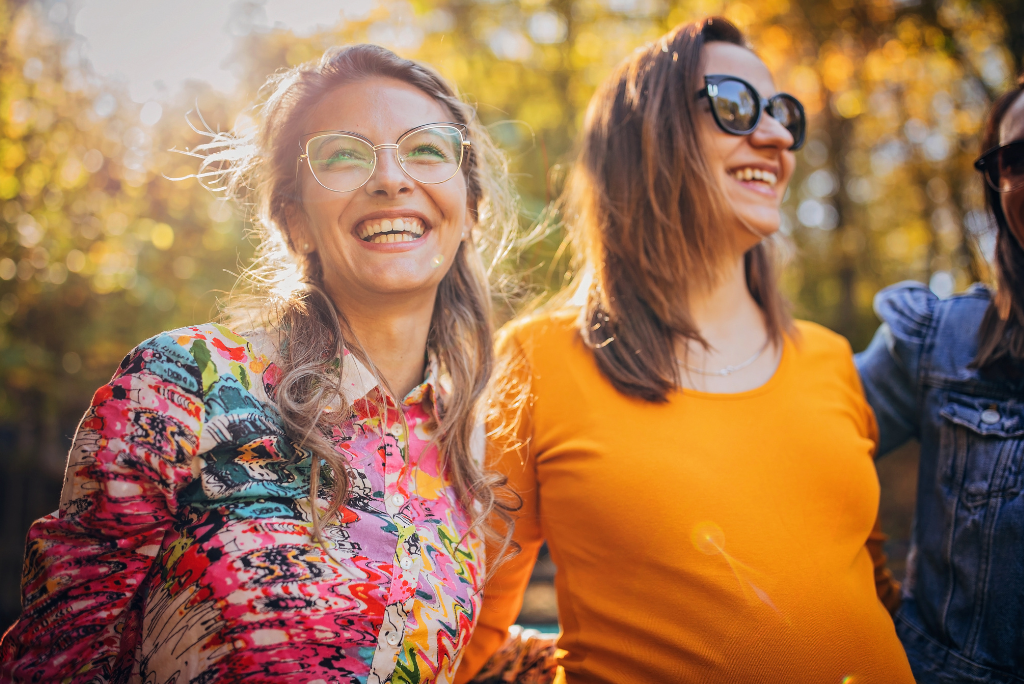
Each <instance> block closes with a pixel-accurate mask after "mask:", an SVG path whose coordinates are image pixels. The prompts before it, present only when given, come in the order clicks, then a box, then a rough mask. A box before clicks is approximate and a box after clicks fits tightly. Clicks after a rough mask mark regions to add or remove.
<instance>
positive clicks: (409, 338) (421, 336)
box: [331, 289, 437, 401]
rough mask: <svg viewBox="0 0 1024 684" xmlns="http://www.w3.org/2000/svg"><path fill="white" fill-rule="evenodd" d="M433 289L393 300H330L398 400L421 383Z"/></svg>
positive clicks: (431, 311) (431, 310) (337, 298)
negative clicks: (346, 321)
mask: <svg viewBox="0 0 1024 684" xmlns="http://www.w3.org/2000/svg"><path fill="white" fill-rule="evenodd" d="M436 298H437V291H436V289H435V290H432V291H430V292H429V293H425V294H423V295H416V296H412V297H410V296H408V295H402V296H400V297H395V298H394V299H387V298H385V299H383V300H381V299H375V300H374V301H373V302H372V303H368V302H367V301H365V300H362V301H355V300H354V299H352V298H341V297H338V296H336V295H335V293H333V292H332V293H331V299H332V301H333V302H334V305H335V306H336V307H337V308H338V311H339V312H341V313H342V314H343V315H344V316H345V318H346V319H347V320H348V323H349V326H350V328H351V330H352V334H353V335H355V337H356V339H357V340H358V341H359V344H361V345H362V347H363V349H364V350H365V351H366V353H367V355H368V356H369V357H370V360H371V361H372V362H373V364H374V365H375V366H376V367H377V371H378V372H379V373H380V374H381V376H383V378H384V380H386V381H387V383H388V385H389V386H390V387H391V390H392V391H393V392H395V394H396V395H397V396H396V397H395V399H396V400H397V401H401V400H402V398H403V397H405V395H407V394H408V393H409V392H410V391H412V389H413V388H414V387H416V386H417V385H419V384H420V383H421V382H423V373H424V370H425V367H426V351H427V335H428V333H429V332H430V321H431V319H432V317H433V313H434V300H435V299H436Z"/></svg>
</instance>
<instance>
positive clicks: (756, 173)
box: [732, 168, 779, 186]
mask: <svg viewBox="0 0 1024 684" xmlns="http://www.w3.org/2000/svg"><path fill="white" fill-rule="evenodd" d="M732 175H733V177H735V178H736V180H739V181H749V180H759V181H764V182H765V183H767V184H768V185H771V186H774V185H775V184H776V183H777V182H778V180H779V179H778V177H777V176H776V175H775V174H774V173H772V172H771V171H765V170H764V169H754V168H745V169H737V170H736V171H733V172H732Z"/></svg>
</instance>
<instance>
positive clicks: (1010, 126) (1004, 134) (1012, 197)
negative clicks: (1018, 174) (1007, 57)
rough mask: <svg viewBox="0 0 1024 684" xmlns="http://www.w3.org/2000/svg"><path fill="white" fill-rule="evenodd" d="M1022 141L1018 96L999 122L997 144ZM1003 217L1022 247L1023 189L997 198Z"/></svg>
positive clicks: (1023, 105) (1023, 115)
mask: <svg viewBox="0 0 1024 684" xmlns="http://www.w3.org/2000/svg"><path fill="white" fill-rule="evenodd" d="M1017 140H1024V96H1021V95H1018V96H1017V99H1016V100H1014V102H1013V104H1012V105H1010V108H1009V109H1008V110H1007V111H1006V113H1005V114H1004V115H1003V119H1002V121H1000V122H999V144H1000V145H1006V144H1007V143H1011V142H1015V141H1017ZM999 199H1000V201H1001V202H1002V204H1003V215H1004V216H1005V217H1006V222H1007V223H1008V224H1009V226H1010V231H1011V232H1013V236H1014V237H1015V238H1017V243H1018V244H1021V245H1024V188H1017V189H1016V190H1011V191H1010V192H1004V193H1002V194H1001V195H1000V196H999Z"/></svg>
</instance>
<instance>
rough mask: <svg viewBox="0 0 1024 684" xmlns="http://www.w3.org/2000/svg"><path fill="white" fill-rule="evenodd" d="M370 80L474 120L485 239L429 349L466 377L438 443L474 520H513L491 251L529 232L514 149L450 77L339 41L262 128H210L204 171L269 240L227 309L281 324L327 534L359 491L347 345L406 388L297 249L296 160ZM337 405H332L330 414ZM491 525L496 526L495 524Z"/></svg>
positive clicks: (273, 95)
mask: <svg viewBox="0 0 1024 684" xmlns="http://www.w3.org/2000/svg"><path fill="white" fill-rule="evenodd" d="M368 78H393V79H397V80H399V81H403V82H405V83H408V84H411V85H413V86H415V87H416V88H418V89H419V90H421V91H422V92H424V93H426V94H427V95H429V96H430V97H432V98H434V99H435V100H437V101H438V102H439V103H440V104H442V105H443V106H444V107H445V108H446V109H447V110H448V111H449V112H450V113H451V117H452V120H453V121H455V122H458V123H461V124H464V125H465V126H466V127H467V129H468V131H469V139H470V140H471V141H472V143H473V146H472V148H471V153H470V154H469V156H468V157H467V158H466V159H465V160H464V161H463V164H462V169H461V172H462V173H463V174H464V175H465V178H466V186H467V194H468V201H469V207H470V211H471V213H472V215H473V218H474V220H475V226H474V230H473V237H472V241H463V242H462V243H461V244H460V246H459V249H458V252H457V254H456V256H455V259H454V262H453V264H452V266H451V268H450V269H449V271H448V273H447V274H446V275H445V277H444V279H443V280H442V281H441V283H440V285H439V287H438V293H437V299H436V303H435V305H434V312H433V319H432V321H431V326H430V332H429V334H428V339H427V347H428V350H429V351H430V352H431V353H433V354H434V355H436V357H437V359H438V360H439V361H440V363H441V365H442V366H443V367H444V369H446V370H447V371H448V373H449V374H450V376H451V380H452V390H451V392H450V394H449V395H448V396H447V397H446V398H445V400H444V402H443V404H442V405H440V406H438V407H437V408H438V413H439V415H440V421H439V425H438V426H437V430H436V432H435V435H434V441H435V442H436V444H437V446H438V450H439V453H440V457H441V459H442V464H443V466H444V467H445V469H446V471H447V474H448V476H449V478H450V479H451V482H452V486H453V487H454V489H455V492H456V495H457V497H458V499H459V503H460V504H461V505H462V506H463V508H464V509H465V510H466V511H467V513H471V514H472V516H473V523H472V524H473V526H474V527H477V526H479V525H480V523H482V521H483V520H484V519H485V518H486V517H487V516H488V515H490V514H491V513H492V512H493V513H496V514H497V515H498V516H499V518H502V519H503V520H505V521H506V522H507V521H508V520H509V519H510V516H509V511H510V510H512V509H513V507H512V506H510V505H507V504H506V503H503V501H507V500H508V497H502V496H500V494H501V490H502V489H503V487H504V485H505V478H503V477H500V476H498V475H496V474H493V473H488V472H486V471H485V470H484V469H483V464H482V463H480V462H478V461H477V460H475V459H474V456H473V454H472V453H471V448H470V444H471V440H472V439H473V431H474V427H475V425H476V422H477V401H478V399H479V398H480V395H481V393H482V392H483V390H484V388H485V386H486V384H487V381H488V378H489V376H490V373H491V369H492V365H493V361H492V346H491V332H492V325H491V300H490V291H489V286H488V273H489V269H488V268H486V267H485V266H484V263H483V260H482V259H481V256H480V253H479V251H478V247H479V248H480V249H483V250H485V251H490V252H491V253H492V254H493V255H494V258H495V259H497V258H499V257H500V256H502V255H503V253H504V252H505V251H506V246H507V244H508V242H509V241H510V240H511V238H512V235H513V233H514V231H515V230H516V228H517V227H518V207H517V203H516V198H515V196H514V194H513V193H512V191H511V183H510V182H509V179H508V172H507V163H506V160H505V159H504V157H503V155H502V154H501V153H500V152H499V151H498V149H497V148H496V147H495V146H494V144H493V143H492V142H491V140H490V138H489V136H488V135H487V132H486V130H485V129H484V128H483V127H482V126H481V125H480V124H479V123H478V122H477V120H476V119H475V117H474V112H473V110H472V108H471V107H470V106H469V105H467V104H465V103H464V102H462V100H460V99H459V97H458V95H457V93H456V91H455V89H454V88H453V87H452V86H451V85H449V84H448V83H447V82H446V81H445V80H444V79H443V78H442V77H441V76H440V75H438V74H437V73H436V72H434V71H433V70H431V69H430V68H428V67H426V66H424V65H422V64H419V63H417V62H414V61H412V60H408V59H403V58H401V57H399V56H398V55H395V54H394V53H392V52H390V51H389V50H386V49H384V48H382V47H378V46H376V45H354V46H350V47H343V48H332V49H330V50H328V51H327V52H325V53H324V55H323V57H322V58H321V59H320V60H317V61H314V62H309V63H306V64H302V65H300V66H297V67H294V68H292V69H287V70H283V71H280V72H278V73H277V74H275V75H273V76H272V77H271V78H270V79H269V80H268V81H267V83H266V85H265V86H264V88H263V90H262V93H263V100H262V102H261V103H260V104H259V105H258V107H257V108H256V113H257V117H258V119H259V126H258V128H257V129H256V130H253V131H251V132H250V133H249V134H247V135H230V134H220V133H217V134H213V133H211V134H210V135H211V136H212V138H213V140H212V141H211V142H210V143H208V144H206V145H204V146H202V147H201V148H199V149H198V150H197V151H196V154H197V156H200V157H201V158H202V159H203V162H202V166H201V168H200V171H199V174H198V177H199V178H200V179H203V180H204V182H207V183H208V184H211V183H212V185H213V186H214V189H217V190H223V191H225V192H226V194H227V196H228V197H230V198H232V199H235V200H237V201H238V202H240V203H242V204H243V205H246V206H249V207H250V208H251V210H252V214H253V224H254V226H255V229H256V231H257V235H258V237H259V247H258V249H257V260H256V262H255V264H254V265H253V266H252V267H250V268H249V269H248V270H247V276H248V282H249V283H250V284H251V285H255V292H253V293H252V294H249V295H233V300H232V302H231V306H230V307H229V309H228V311H227V318H228V319H229V320H230V321H231V322H233V323H236V324H241V325H252V323H251V321H252V320H253V318H254V317H255V318H258V319H261V320H263V321H265V322H266V323H265V324H266V327H267V328H269V329H271V330H273V331H275V332H276V339H275V343H276V346H277V353H278V355H279V357H280V358H279V361H278V363H279V365H280V367H281V371H282V376H281V378H280V381H279V382H278V384H277V388H276V395H275V397H274V398H273V399H274V401H275V403H276V406H277V408H278V410H279V412H280V414H281V417H282V419H283V420H284V423H285V426H286V429H287V432H288V434H289V436H290V437H291V438H292V439H293V440H294V441H295V442H296V443H297V444H299V445H301V446H302V447H303V448H304V449H305V450H308V451H310V452H312V472H311V478H310V479H311V483H310V486H311V498H312V499H313V502H314V505H312V506H311V508H312V511H313V513H312V515H313V527H314V534H315V535H316V537H317V539H318V540H322V539H323V535H322V525H323V524H325V521H327V520H329V519H330V518H331V517H332V516H334V515H335V514H336V513H337V512H338V510H339V509H340V508H341V507H342V506H343V505H344V503H345V501H346V498H347V496H348V493H349V489H350V475H349V471H348V463H347V461H346V459H345V457H344V455H343V454H342V453H340V452H338V451H336V450H335V449H334V447H333V445H332V443H331V440H330V439H329V437H328V432H327V430H328V429H329V428H330V422H331V416H332V415H333V416H347V415H348V413H349V407H348V406H347V405H346V403H345V401H344V395H343V394H342V393H341V391H340V387H341V377H340V372H339V363H338V360H339V359H340V358H341V355H342V350H343V349H347V350H348V351H349V352H351V353H353V354H356V355H357V356H358V357H359V358H360V359H361V360H362V361H364V362H366V363H367V365H368V367H369V369H370V370H371V372H373V373H374V375H375V376H376V378H377V380H378V382H379V383H380V384H381V386H382V387H384V388H385V389H387V391H388V392H389V393H391V394H392V395H393V394H394V393H393V392H391V390H390V388H389V387H388V385H387V382H386V381H385V380H384V378H383V377H382V376H381V375H380V374H379V373H378V372H377V371H376V369H375V367H374V366H373V362H372V359H371V358H370V355H369V354H367V352H366V351H365V350H364V349H363V348H362V346H361V345H360V343H359V340H357V339H355V336H354V335H353V334H352V333H351V330H350V328H349V326H348V324H347V322H346V320H345V317H344V315H343V313H341V312H339V311H338V310H337V309H336V308H335V306H334V304H333V302H332V301H331V299H330V297H329V296H327V294H326V293H325V292H324V290H323V287H322V265H321V263H320V260H319V257H318V256H317V254H316V253H312V254H309V255H304V254H303V253H302V252H301V250H298V249H296V245H295V243H294V241H293V236H292V235H291V233H290V232H289V228H288V220H287V217H288V214H289V212H293V211H296V210H298V211H301V210H302V207H301V204H300V200H299V198H300V193H299V187H298V183H299V181H298V178H299V175H298V174H297V173H296V164H297V159H298V156H299V153H300V148H299V139H300V137H301V136H302V135H303V134H305V133H307V132H308V131H307V130H306V120H307V117H308V116H309V115H310V113H311V112H312V111H313V109H314V108H315V106H316V104H317V103H318V102H320V101H321V100H322V99H323V98H324V97H325V96H327V95H328V94H329V93H330V92H331V91H333V90H334V89H336V88H338V87H339V86H342V85H344V84H348V83H352V82H357V81H360V80H363V79H368ZM211 179H212V181H211ZM495 263H496V262H495V261H492V263H491V266H492V267H493V265H494V264H495ZM268 304H269V306H268ZM395 399H396V400H398V401H400V400H401V397H395ZM328 405H330V406H331V407H332V411H331V412H328V413H326V414H325V412H324V410H323V409H324V408H326V407H327V406H328ZM399 415H400V416H401V412H399ZM321 460H323V461H324V462H326V463H327V466H328V472H327V479H328V481H333V494H332V495H331V497H330V501H331V503H330V506H329V508H328V509H327V511H326V513H324V514H322V515H323V517H321V513H320V512H319V511H318V509H317V506H316V505H315V499H316V497H317V494H318V492H319V479H320V462H321ZM481 529H482V531H483V532H484V534H485V535H486V534H490V530H489V528H487V527H482V528H481ZM505 543H506V544H507V543H508V542H507V536H506V539H505Z"/></svg>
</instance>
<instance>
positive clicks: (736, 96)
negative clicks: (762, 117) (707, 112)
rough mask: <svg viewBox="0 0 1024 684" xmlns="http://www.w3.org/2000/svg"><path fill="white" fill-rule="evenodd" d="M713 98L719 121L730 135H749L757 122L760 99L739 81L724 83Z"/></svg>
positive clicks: (719, 84) (717, 85)
mask: <svg viewBox="0 0 1024 684" xmlns="http://www.w3.org/2000/svg"><path fill="white" fill-rule="evenodd" d="M712 87H713V88H715V89H716V91H715V92H714V95H713V96H712V98H711V99H712V102H714V104H715V113H716V114H718V120H719V121H720V122H721V123H722V126H724V127H725V128H726V129H727V130H728V131H729V132H730V133H741V134H742V133H749V132H750V131H752V130H753V129H754V123H755V121H756V120H757V109H758V106H759V103H758V98H757V97H755V96H754V94H753V93H751V92H750V88H748V87H747V86H745V85H744V84H742V83H740V82H739V81H722V82H721V83H718V84H716V85H714V86H712Z"/></svg>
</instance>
